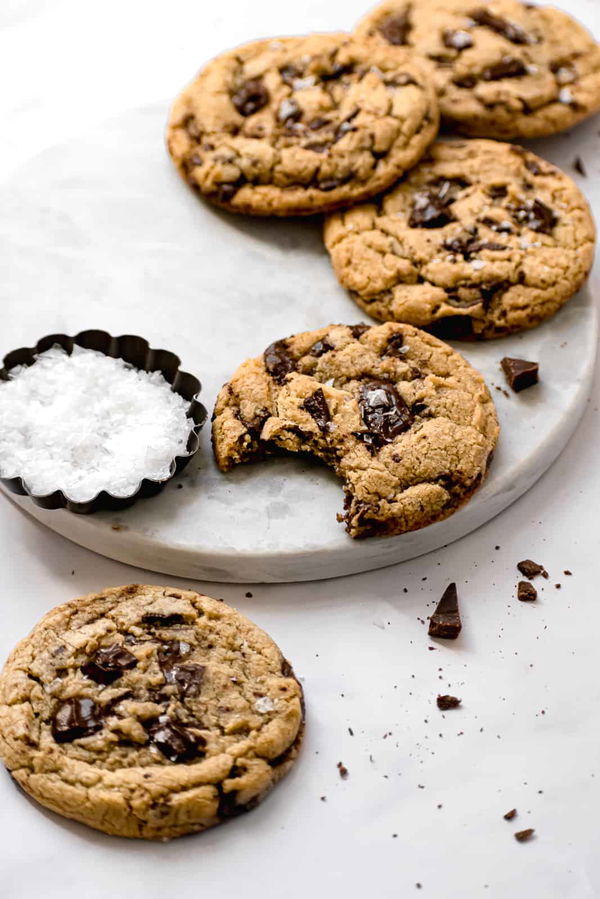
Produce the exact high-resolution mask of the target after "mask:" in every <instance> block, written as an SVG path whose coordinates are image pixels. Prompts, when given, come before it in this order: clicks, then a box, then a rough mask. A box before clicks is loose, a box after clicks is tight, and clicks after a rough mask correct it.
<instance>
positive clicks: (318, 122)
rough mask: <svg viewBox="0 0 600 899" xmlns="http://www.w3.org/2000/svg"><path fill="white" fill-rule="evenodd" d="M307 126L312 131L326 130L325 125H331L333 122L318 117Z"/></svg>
mask: <svg viewBox="0 0 600 899" xmlns="http://www.w3.org/2000/svg"><path fill="white" fill-rule="evenodd" d="M307 124H308V127H309V128H310V130H311V131H318V130H319V129H320V128H324V127H325V125H330V124H331V122H330V121H329V119H324V118H323V117H322V116H317V117H316V118H315V119H311V120H310V122H308V123H307Z"/></svg>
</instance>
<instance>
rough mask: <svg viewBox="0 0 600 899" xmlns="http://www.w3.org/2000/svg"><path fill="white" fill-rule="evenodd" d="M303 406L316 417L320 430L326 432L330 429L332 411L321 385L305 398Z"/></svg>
mask: <svg viewBox="0 0 600 899" xmlns="http://www.w3.org/2000/svg"><path fill="white" fill-rule="evenodd" d="M302 408H303V409H306V411H307V412H308V413H309V415H311V416H312V418H314V420H315V421H316V423H317V427H318V428H319V430H320V431H323V432H325V431H328V430H329V425H330V422H331V413H330V412H329V406H328V405H327V400H326V399H325V394H324V393H323V390H322V388H321V387H319V389H318V390H315V392H314V393H313V394H312V395H311V396H308V397H307V398H306V399H305V400H304V402H303V403H302Z"/></svg>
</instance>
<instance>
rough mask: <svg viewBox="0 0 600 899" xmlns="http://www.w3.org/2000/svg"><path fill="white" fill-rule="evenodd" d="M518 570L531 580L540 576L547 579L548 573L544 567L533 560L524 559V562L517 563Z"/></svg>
mask: <svg viewBox="0 0 600 899" xmlns="http://www.w3.org/2000/svg"><path fill="white" fill-rule="evenodd" d="M517 568H518V569H519V571H520V572H521V574H524V575H525V577H528V578H529V580H531V579H532V578H534V577H537V575H538V574H541V575H542V577H545V578H547V577H548V572H547V571H546V569H545V568H544V566H543V565H538V563H537V562H533V561H532V560H531V559H523V561H522V562H517Z"/></svg>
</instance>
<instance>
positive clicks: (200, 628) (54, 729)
mask: <svg viewBox="0 0 600 899" xmlns="http://www.w3.org/2000/svg"><path fill="white" fill-rule="evenodd" d="M302 729H303V699H302V689H301V687H300V685H299V683H298V682H297V680H296V679H295V677H294V674H293V671H292V668H291V666H290V665H289V663H288V662H287V661H286V660H285V659H284V658H283V656H282V655H281V653H280V651H279V649H278V648H277V646H276V645H275V644H274V643H273V641H272V640H271V638H270V637H268V636H267V634H265V633H264V632H263V631H261V630H260V629H259V628H257V627H256V626H255V625H254V624H252V622H250V621H248V620H247V619H246V618H244V617H242V616H241V615H240V614H239V613H238V612H236V611H235V610H234V609H232V608H230V607H229V606H226V605H225V604H224V603H222V602H220V601H217V600H214V599H210V598H209V597H207V596H203V595H200V594H198V593H194V592H192V591H189V590H178V589H174V588H173V589H171V588H168V587H152V586H141V585H138V584H134V585H130V586H128V587H117V588H114V589H108V590H104V591H102V592H101V593H97V594H92V595H90V596H84V597H81V598H79V599H76V600H73V601H72V602H69V603H66V604H65V605H62V606H59V607H58V608H56V609H54V610H53V611H51V612H49V613H48V614H47V615H46V616H45V617H44V618H43V619H42V620H41V621H40V622H39V624H38V625H37V626H36V627H35V628H34V630H33V631H32V633H31V634H30V635H29V636H28V637H27V638H26V639H25V640H23V641H22V642H21V643H20V644H19V645H18V646H17V648H16V649H15V650H14V651H13V653H12V654H11V656H10V658H9V659H8V661H7V663H6V666H5V668H4V671H3V673H2V675H1V676H0V756H1V757H2V760H3V761H4V763H5V765H6V766H7V768H8V769H9V771H10V772H11V774H12V776H13V777H14V778H15V780H16V781H17V782H18V783H19V784H20V785H21V786H22V787H23V789H24V790H26V792H28V793H29V794H30V795H31V796H33V797H34V798H35V799H37V800H38V802H40V803H41V804H42V805H45V806H47V807H48V808H50V809H52V810H53V811H55V812H58V813H59V814H61V815H64V816H66V817H68V818H74V819H75V820H77V821H81V822H82V823H84V824H88V825H89V826H91V827H94V828H96V829H98V830H102V831H104V832H105V833H109V834H115V835H118V836H127V837H143V838H147V839H169V838H171V837H176V836H180V835H182V834H185V833H192V832H195V831H200V830H205V829H206V828H208V827H211V826H213V825H215V824H219V823H221V822H222V821H224V820H227V819H228V818H231V817H233V816H235V815H237V814H240V813H241V812H244V811H248V810H249V809H251V808H253V807H254V806H255V805H256V804H257V803H258V802H259V801H260V800H261V799H262V798H263V796H265V795H266V794H267V793H268V791H269V790H270V789H271V787H272V786H273V785H274V784H275V783H276V782H277V781H278V780H279V779H280V778H281V777H282V776H283V775H284V774H285V773H286V772H287V771H288V770H289V768H290V767H291V766H292V765H293V763H294V760H295V758H296V755H297V753H298V750H299V747H300V742H301V737H302Z"/></svg>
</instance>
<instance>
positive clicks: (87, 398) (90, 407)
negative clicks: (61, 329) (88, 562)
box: [0, 347, 190, 502]
mask: <svg viewBox="0 0 600 899" xmlns="http://www.w3.org/2000/svg"><path fill="white" fill-rule="evenodd" d="M187 407H188V403H187V402H186V400H184V399H183V397H181V396H179V394H177V393H174V392H173V391H172V390H171V387H170V385H169V384H168V382H167V381H166V380H165V379H164V377H163V376H162V374H160V372H144V371H139V370H138V369H136V368H133V367H132V366H130V365H128V364H127V363H126V362H124V361H123V360H122V359H112V358H110V357H109V356H105V355H104V354H103V353H98V352H95V351H94V350H85V349H81V348H79V347H75V348H74V350H73V354H72V355H70V356H69V355H67V353H66V352H65V351H64V350H63V349H62V348H60V347H53V348H52V349H50V350H47V351H46V352H45V353H41V354H40V355H39V356H38V357H37V359H36V361H35V362H34V364H33V365H30V366H19V367H18V368H14V369H13V370H12V372H11V374H10V380H9V381H0V474H1V476H2V477H7V478H12V477H21V478H22V479H23V480H24V481H25V483H26V484H27V487H28V488H29V490H30V491H31V492H32V493H35V494H37V495H46V494H48V493H52V492H53V491H54V490H62V491H63V493H65V494H66V495H67V496H68V498H69V499H72V500H74V501H75V502H86V501H88V500H90V499H93V498H94V497H95V496H96V495H97V494H98V493H99V492H100V490H108V491H109V492H110V493H112V494H113V495H114V496H130V495H131V494H133V493H135V491H136V490H137V488H138V486H139V483H140V481H141V480H142V479H143V478H151V479H152V480H163V479H165V478H167V477H168V476H169V469H170V464H171V462H172V461H173V459H174V458H175V456H177V455H180V454H183V453H185V451H186V444H187V439H188V436H189V433H190V421H189V419H188V418H187V417H186V410H187Z"/></svg>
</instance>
